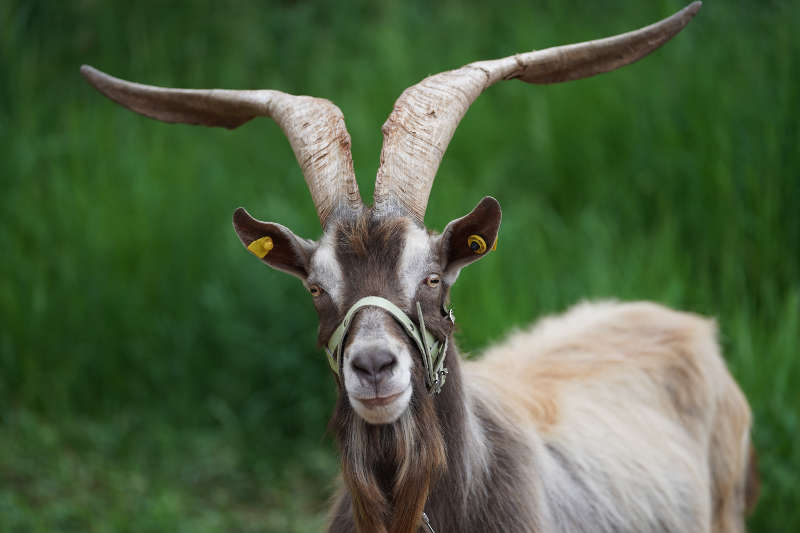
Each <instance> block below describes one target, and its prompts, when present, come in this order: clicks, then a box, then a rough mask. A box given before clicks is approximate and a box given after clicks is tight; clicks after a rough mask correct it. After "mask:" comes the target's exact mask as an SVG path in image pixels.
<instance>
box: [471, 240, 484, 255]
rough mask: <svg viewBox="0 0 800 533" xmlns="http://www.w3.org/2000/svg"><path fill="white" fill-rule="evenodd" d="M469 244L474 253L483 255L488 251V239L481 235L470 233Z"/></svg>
mask: <svg viewBox="0 0 800 533" xmlns="http://www.w3.org/2000/svg"><path fill="white" fill-rule="evenodd" d="M467 245H469V249H470V250H472V252H473V253H476V254H478V255H482V254H485V253H486V241H484V240H483V237H481V236H480V235H470V236H469V237H467Z"/></svg>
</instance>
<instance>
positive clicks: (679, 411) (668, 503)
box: [330, 302, 756, 533]
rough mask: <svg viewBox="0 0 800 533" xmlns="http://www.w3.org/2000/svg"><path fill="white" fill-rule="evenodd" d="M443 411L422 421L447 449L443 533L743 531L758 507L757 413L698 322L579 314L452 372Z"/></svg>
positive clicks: (342, 523) (340, 515) (344, 527)
mask: <svg viewBox="0 0 800 533" xmlns="http://www.w3.org/2000/svg"><path fill="white" fill-rule="evenodd" d="M453 349H454V350H455V348H453ZM449 360H450V361H458V360H459V358H457V357H453V358H450V359H449ZM450 364H452V363H450ZM453 404H457V405H455V406H454V405H453ZM436 406H437V409H436V418H435V419H431V420H420V421H419V422H420V423H422V424H426V425H433V426H435V427H439V428H441V431H442V433H443V435H442V439H443V440H444V442H446V443H447V455H448V463H447V470H446V472H445V473H444V474H443V475H442V477H441V478H440V479H439V481H438V483H436V484H435V485H434V486H433V488H432V489H431V491H430V494H429V495H428V499H427V504H426V510H427V514H428V515H429V516H430V519H431V522H432V524H433V527H434V529H435V530H436V532H437V533H440V532H467V531H470V532H472V531H474V532H482V531H487V532H488V531H503V532H526V531H530V532H548V531H569V532H584V531H585V532H587V533H588V532H592V533H600V532H624V531H630V532H640V533H642V532H650V531H652V532H665V531H672V532H687V531H692V532H711V531H714V532H738V531H744V519H743V516H744V513H745V508H746V507H747V506H750V505H752V504H753V502H754V500H755V491H754V490H753V485H754V483H755V482H756V480H755V478H754V471H753V468H754V464H752V463H751V462H750V441H749V429H750V410H749V407H748V404H747V401H746V400H745V398H744V396H743V395H742V393H741V391H740V390H739V387H738V386H737V385H736V383H735V382H734V381H733V379H732V377H731V376H730V374H729V372H728V370H727V369H726V367H725V364H724V362H723V360H722V358H721V356H720V353H719V349H718V345H717V341H716V325H715V323H714V322H713V321H712V320H709V319H705V318H703V317H700V316H697V315H693V314H688V313H680V312H676V311H672V310H670V309H667V308H665V307H663V306H660V305H656V304H652V303H614V302H602V303H584V304H580V305H577V306H575V307H573V308H572V309H571V310H569V311H568V312H566V313H565V314H563V315H561V316H557V317H549V318H545V319H543V320H541V321H539V322H538V323H537V324H536V325H534V327H532V328H531V329H530V330H527V331H523V332H518V333H515V334H513V335H512V336H511V337H510V338H509V339H508V340H507V341H505V342H504V343H502V344H500V345H497V346H495V347H493V348H491V349H489V350H488V351H487V352H486V353H485V354H484V355H483V356H482V357H481V358H480V359H478V360H475V361H467V362H464V363H463V366H462V368H460V369H458V368H455V369H453V368H451V376H450V377H449V378H448V382H447V387H446V388H445V390H444V391H443V392H442V394H441V397H440V398H437V401H436ZM351 423H354V424H358V423H359V421H358V420H351ZM419 430H421V428H419ZM407 431H409V430H407ZM357 432H358V431H357V430H354V428H348V434H352V433H357ZM375 437H383V438H377V439H376V441H377V442H368V443H367V442H365V443H364V444H365V445H366V446H374V447H376V448H375V449H373V451H372V455H373V456H374V457H376V458H377V457H381V456H383V457H390V456H392V454H393V451H392V450H391V448H392V447H393V446H394V445H395V444H396V442H394V441H393V440H392V439H391V438H389V439H387V438H386V435H380V436H379V435H377V434H376V435H375ZM376 449H377V450H380V451H379V452H376V451H375V450H376ZM406 461H407V465H406V467H407V468H412V469H413V468H415V467H420V468H425V467H426V466H427V465H423V464H420V462H419V461H416V460H415V457H408V458H406ZM379 462H380V461H378V463H379ZM373 466H374V465H373ZM387 471H388V472H394V470H393V469H388V470H387ZM384 482H385V483H388V484H389V486H391V480H384ZM350 502H351V498H350V495H349V494H348V493H347V491H346V490H344V489H343V490H342V493H341V495H340V496H339V501H338V504H337V505H336V506H335V508H334V514H333V516H332V520H331V527H330V531H331V533H344V532H352V531H356V528H355V524H354V521H353V513H352V509H351V504H350ZM397 503H398V502H395V505H396V504H397Z"/></svg>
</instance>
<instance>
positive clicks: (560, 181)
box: [0, 0, 800, 532]
mask: <svg viewBox="0 0 800 533" xmlns="http://www.w3.org/2000/svg"><path fill="white" fill-rule="evenodd" d="M473 4H474V5H473ZM679 7H681V4H680V3H678V2H674V1H660V2H614V3H597V2H586V1H579V0H571V1H568V2H567V1H561V2H552V1H542V2H510V3H508V4H507V5H504V7H503V8H502V9H498V8H496V7H491V6H489V5H488V4H487V5H482V4H479V3H477V2H475V3H464V2H455V1H449V2H443V3H437V5H428V2H423V1H414V2H403V3H399V2H398V3H392V4H390V5H384V6H381V5H379V4H377V3H370V2H366V1H361V2H354V3H351V4H349V5H348V6H341V5H338V4H333V3H330V4H328V3H306V2H273V3H271V4H266V3H264V4H260V5H256V4H252V5H251V4H245V3H241V2H210V1H201V2H193V3H191V8H190V6H189V5H188V4H187V5H184V6H182V7H176V6H173V7H170V8H168V9H166V8H164V7H163V5H162V3H156V2H138V3H133V4H131V3H129V2H124V3H123V2H100V1H92V0H81V1H76V2H32V1H27V2H22V1H15V0H12V1H10V2H3V3H0V28H2V30H0V216H1V217H2V219H0V250H2V251H1V252H0V530H3V531H6V530H8V531H20V532H23V531H25V532H27V531H47V532H49V531H135V532H146V531H154V532H155V531H193V532H194V531H276V532H278V531H280V532H283V531H318V530H319V529H320V528H321V524H322V523H323V522H324V510H325V501H326V498H327V497H328V495H329V491H330V487H331V486H332V482H333V478H334V476H335V473H336V470H337V467H336V459H335V454H334V451H333V445H332V443H331V441H330V438H329V437H328V436H327V435H326V433H325V425H326V420H327V417H328V414H329V412H330V410H331V408H332V405H333V398H334V392H335V391H334V385H333V383H332V380H331V378H330V376H329V373H328V371H327V365H326V364H325V359H324V356H323V355H322V354H321V353H320V352H319V350H317V349H316V347H315V336H316V323H315V322H316V321H315V318H314V312H313V307H312V305H311V303H310V301H309V299H308V297H307V295H306V294H305V291H304V289H303V288H302V287H301V286H300V284H299V283H297V282H296V281H295V280H294V279H292V278H290V277H288V276H285V275H282V274H280V273H277V272H274V271H271V270H269V269H266V268H263V266H262V265H260V264H259V263H258V261H255V260H253V259H252V258H251V257H250V256H249V255H248V254H247V253H245V252H244V251H243V250H242V248H241V245H240V244H239V242H238V240H237V239H236V236H235V235H234V233H233V231H232V230H231V225H230V216H231V214H232V212H233V210H234V208H235V207H237V206H239V205H244V206H246V207H248V209H249V210H250V211H251V212H252V213H253V214H254V215H255V216H257V217H259V218H262V219H267V220H274V221H277V222H280V223H282V224H285V225H287V226H289V227H291V228H292V229H293V230H295V231H296V232H297V233H298V234H301V235H304V236H308V237H316V236H318V234H319V228H318V223H317V221H316V216H315V213H314V209H313V206H312V204H311V201H310V197H309V194H308V192H307V190H306V188H305V185H304V183H303V180H302V177H301V174H300V171H299V169H298V168H297V164H296V162H295V161H294V157H293V155H292V153H291V150H290V149H289V146H288V143H287V142H286V140H285V138H283V136H282V134H281V132H280V130H279V129H278V128H277V127H276V126H275V125H274V124H273V123H271V122H269V121H268V120H257V121H254V122H252V123H249V124H247V125H246V126H244V127H242V128H240V129H238V130H235V131H232V132H228V131H224V130H216V129H215V130H212V129H206V128H192V127H188V126H168V125H164V124H160V123H156V122H153V121H149V120H146V119H143V118H141V117H139V116H136V115H134V114H132V113H129V112H127V111H125V110H123V109H121V108H119V107H117V106H114V105H112V104H111V103H109V102H108V101H107V100H106V99H104V98H103V97H101V96H100V95H99V94H97V93H96V92H94V91H93V90H92V89H90V88H89V87H88V86H87V85H86V84H85V82H84V81H83V80H82V79H81V77H80V76H79V74H78V67H79V65H80V64H82V63H90V64H93V65H95V66H97V67H98V68H101V69H103V70H106V71H108V72H110V73H112V74H115V75H118V76H122V77H125V78H128V79H134V80H138V81H142V82H145V83H153V84H162V85H171V86H185V87H213V86H223V87H228V88H262V87H263V88H274V89H279V90H284V91H288V92H294V93H304V94H313V95H315V96H322V97H326V98H330V99H331V100H333V101H334V102H335V103H337V104H338V105H339V106H340V107H341V108H342V110H343V112H344V114H345V117H346V119H347V124H348V129H349V131H350V133H351V136H352V139H353V153H354V159H355V166H356V173H357V175H358V177H359V182H360V186H361V190H362V196H364V197H365V198H369V197H371V192H372V189H373V184H372V181H373V179H374V178H373V177H374V175H375V171H376V170H377V166H378V155H379V152H380V143H381V136H380V125H381V124H382V122H383V121H384V120H385V118H386V116H387V115H388V113H389V111H390V110H391V105H392V102H393V101H394V99H395V98H396V97H397V96H398V95H399V94H400V92H401V91H402V89H404V88H405V87H406V86H408V85H410V84H411V83H414V82H416V81H418V80H419V79H421V78H422V77H424V76H426V75H428V74H430V73H433V72H437V71H441V70H444V69H448V68H454V67H457V66H460V65H462V64H464V63H467V62H470V61H473V60H476V59H482V58H491V57H499V56H504V55H509V54H511V53H514V52H518V51H523V50H527V49H531V48H544V47H547V46H550V45H554V44H560V43H567V42H574V41H579V40H585V39H589V38H596V37H601V36H604V35H610V34H613V33H617V32H621V31H626V30H629V29H632V28H634V27H638V26H641V25H644V24H648V23H650V22H652V21H654V20H656V19H658V18H661V17H663V16H666V15H668V14H670V13H672V12H673V11H675V10H677V9H678V8H679ZM797 27H800V8H798V7H797V6H796V5H795V3H794V2H790V1H771V2H760V3H758V2H748V1H744V0H741V1H728V2H723V1H709V2H706V5H704V7H703V9H702V10H701V12H700V14H699V15H698V17H697V18H696V20H695V21H693V22H692V23H691V24H690V25H689V26H688V28H687V29H686V30H685V31H684V32H683V33H682V34H680V35H679V36H678V37H677V38H676V39H675V40H674V41H673V42H671V43H669V44H668V45H667V46H666V47H665V48H664V49H662V50H660V51H658V52H656V53H654V54H653V55H652V56H651V57H648V58H647V59H645V60H643V61H642V62H640V63H637V64H636V65H634V66H631V67H627V68H625V69H623V70H621V71H619V72H615V73H613V74H609V75H604V76H600V77H596V78H592V79H589V80H584V81H580V82H575V83H570V84H564V85H557V86H545V87H538V86H536V87H534V86H528V85H525V84H522V83H517V82H513V83H505V84H500V85H498V86H495V87H493V88H491V89H490V90H489V91H488V92H487V93H486V94H485V95H483V96H481V98H479V99H478V101H477V102H476V103H475V105H474V106H473V107H472V109H471V110H470V111H469V113H468V114H467V116H466V117H465V119H464V120H463V122H462V124H461V126H460V127H459V129H458V132H457V133H456V135H455V137H454V139H453V142H452V144H451V145H450V148H449V150H448V152H447V154H446V156H445V158H444V161H443V163H442V166H441V168H440V171H439V175H438V178H437V182H436V185H435V186H434V189H433V192H432V195H431V200H430V203H429V212H428V216H427V219H426V222H427V224H428V226H429V227H431V228H435V229H441V228H442V227H443V226H444V225H445V224H446V223H447V222H448V221H449V220H451V219H453V218H456V217H458V216H461V215H463V214H464V213H466V212H467V211H469V210H470V209H471V208H472V207H473V206H474V205H475V203H477V201H478V200H479V199H480V198H481V197H482V196H483V195H485V194H492V195H493V196H495V197H497V198H498V200H499V201H500V203H501V205H502V206H503V212H504V217H503V226H502V228H501V233H500V241H499V249H498V251H497V252H496V253H495V254H493V255H492V256H491V257H489V258H487V259H486V260H484V261H481V262H479V263H478V264H476V265H474V266H472V267H470V268H469V269H466V270H465V271H464V272H463V273H462V276H461V278H460V279H459V283H458V284H457V286H456V287H455V289H454V294H453V302H454V305H455V310H456V314H457V316H458V322H459V327H460V333H459V336H458V340H459V343H460V345H461V346H462V348H464V349H465V350H467V351H479V349H480V348H481V347H482V346H485V345H486V344H487V343H488V342H491V341H493V340H497V339H500V338H502V337H503V335H504V334H505V333H506V332H507V331H508V330H509V329H511V328H512V327H515V326H523V325H525V324H527V323H529V322H530V321H532V320H533V319H535V317H537V316H541V315H542V314H546V313H551V312H556V311H559V310H562V309H565V308H566V307H567V306H569V305H570V304H571V303H574V302H576V301H578V300H581V299H585V298H619V299H626V300H628V299H650V300H656V301H660V302H664V303H666V304H669V305H671V306H674V307H678V308H682V309H689V310H693V311H697V312H700V313H704V314H708V315H713V316H716V317H717V318H718V321H719V323H720V329H721V333H722V343H723V347H724V350H725V354H726V357H727V360H728V363H729V366H730V368H731V370H732V372H733V373H734V375H735V376H736V378H737V380H738V381H739V383H740V384H741V385H742V388H743V389H744V391H745V393H746V394H747V396H748V398H749V399H750V402H751V405H752V406H753V410H754V413H755V427H754V439H755V443H756V446H757V448H758V449H759V453H760V461H761V463H760V464H761V474H762V478H763V492H762V499H761V501H760V504H759V507H758V510H757V512H756V514H755V515H754V516H753V518H752V519H751V522H750V529H751V531H759V532H762V531H763V532H769V531H775V532H779V531H795V530H798V529H800V510H799V508H798V505H797V503H798V502H800V489H798V485H800V447H798V446H797V445H796V444H795V441H796V440H797V438H798V437H799V436H800V427H798V426H799V425H800V396H799V395H798V392H797V391H798V389H800V363H799V362H798V346H799V345H800V131H798V130H799V127H798V124H800V121H799V120H798V117H800V98H798V95H800V45H799V44H798V41H797V39H796V35H795V33H796V28H797Z"/></svg>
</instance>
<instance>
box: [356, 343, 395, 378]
mask: <svg viewBox="0 0 800 533" xmlns="http://www.w3.org/2000/svg"><path fill="white" fill-rule="evenodd" d="M350 366H351V367H352V368H353V371H354V372H355V373H356V374H359V375H360V376H362V377H364V378H377V379H383V378H385V377H386V376H388V375H389V374H390V373H391V372H392V370H393V369H394V367H395V366H397V358H396V357H395V356H394V354H393V353H391V352H389V351H384V350H379V351H374V352H366V353H359V354H356V355H355V356H354V357H353V359H352V361H351V362H350Z"/></svg>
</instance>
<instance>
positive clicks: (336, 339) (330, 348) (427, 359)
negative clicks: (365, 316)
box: [325, 296, 454, 394]
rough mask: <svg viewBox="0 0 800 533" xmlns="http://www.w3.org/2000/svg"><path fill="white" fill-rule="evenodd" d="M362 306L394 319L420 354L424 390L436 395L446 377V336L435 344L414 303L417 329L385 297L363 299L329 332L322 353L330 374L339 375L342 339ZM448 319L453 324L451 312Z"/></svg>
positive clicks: (435, 340) (419, 307)
mask: <svg viewBox="0 0 800 533" xmlns="http://www.w3.org/2000/svg"><path fill="white" fill-rule="evenodd" d="M364 307H379V308H381V309H383V310H384V311H386V312H387V313H389V314H390V315H392V317H394V319H395V320H397V322H398V323H399V324H400V326H402V328H403V330H404V331H405V332H406V334H407V335H408V336H409V337H411V339H412V340H413V341H414V343H415V344H416V345H417V348H419V352H420V353H421V354H422V364H423V366H424V367H425V385H426V386H427V388H428V391H429V392H431V393H432V394H439V393H440V392H441V391H442V386H443V385H444V381H445V379H446V378H447V368H445V366H444V358H445V355H446V354H447V337H445V339H444V341H439V340H437V339H436V337H434V336H433V335H432V334H431V333H430V332H429V331H428V330H427V329H425V319H424V318H423V317H422V306H421V305H420V303H419V302H417V319H418V320H419V327H417V325H416V324H414V321H413V320H411V318H410V317H409V316H408V315H407V314H405V312H403V310H402V309H400V308H399V307H397V306H396V305H395V304H393V303H392V302H390V301H389V300H387V299H386V298H381V297H380V296H365V297H364V298H361V299H360V300H358V301H357V302H356V303H354V304H353V306H352V307H351V308H350V309H349V310H348V311H347V314H345V315H344V319H342V322H341V323H340V324H339V326H338V327H337V328H336V330H335V331H334V332H333V335H331V338H330V340H329V341H328V345H327V346H326V347H325V353H326V354H327V355H328V364H330V365H331V370H333V373H334V374H336V375H337V376H339V366H340V365H341V361H342V350H343V346H344V338H345V336H346V335H347V331H348V330H349V329H350V324H351V323H352V321H353V317H354V316H355V315H356V313H357V312H358V311H360V310H361V309H363V308H364ZM449 318H450V320H451V321H454V318H453V314H452V311H451V312H449Z"/></svg>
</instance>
